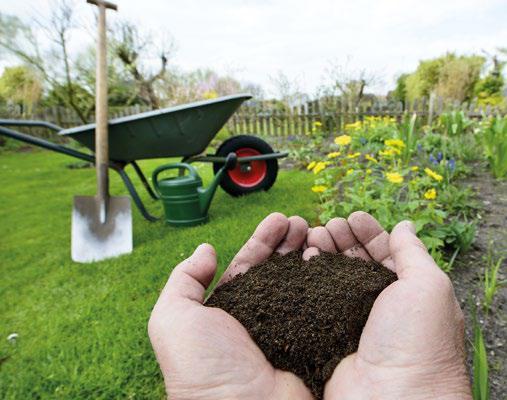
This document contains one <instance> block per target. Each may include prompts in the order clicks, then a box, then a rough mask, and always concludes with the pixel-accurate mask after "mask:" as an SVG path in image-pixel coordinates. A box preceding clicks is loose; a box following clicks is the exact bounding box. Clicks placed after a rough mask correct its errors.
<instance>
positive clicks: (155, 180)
mask: <svg viewBox="0 0 507 400" xmlns="http://www.w3.org/2000/svg"><path fill="white" fill-rule="evenodd" d="M169 169H186V170H188V172H189V175H190V176H192V177H197V171H196V170H195V168H194V167H193V166H191V165H190V164H185V163H172V164H164V165H161V166H160V167H158V168H156V169H155V171H153V175H152V176H151V179H152V182H153V186H154V187H155V190H156V191H157V193H158V175H159V174H160V173H161V172H164V171H167V170H169ZM159 194H160V193H159Z"/></svg>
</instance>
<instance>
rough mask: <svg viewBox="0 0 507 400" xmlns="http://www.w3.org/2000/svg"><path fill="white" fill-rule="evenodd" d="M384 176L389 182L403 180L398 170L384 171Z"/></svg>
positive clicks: (400, 181)
mask: <svg viewBox="0 0 507 400" xmlns="http://www.w3.org/2000/svg"><path fill="white" fill-rule="evenodd" d="M386 178H387V180H388V181H389V182H391V183H402V182H403V176H401V175H400V174H399V173H398V172H386Z"/></svg>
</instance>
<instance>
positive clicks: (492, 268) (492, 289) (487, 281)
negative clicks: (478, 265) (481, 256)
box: [481, 243, 505, 312]
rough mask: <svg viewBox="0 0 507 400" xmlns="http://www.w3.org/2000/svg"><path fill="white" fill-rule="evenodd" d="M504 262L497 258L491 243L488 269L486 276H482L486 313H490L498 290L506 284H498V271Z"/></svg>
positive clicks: (485, 270)
mask: <svg viewBox="0 0 507 400" xmlns="http://www.w3.org/2000/svg"><path fill="white" fill-rule="evenodd" d="M503 260H504V258H503V257H495V255H494V252H493V243H490V244H489V248H488V253H487V256H486V268H485V269H484V275H483V276H481V282H482V286H483V288H484V300H483V303H482V305H483V308H484V311H485V312H489V310H490V308H491V304H493V298H494V297H495V294H496V292H497V290H498V288H499V287H501V286H502V285H504V284H505V282H498V271H499V269H500V266H501V265H502V263H503Z"/></svg>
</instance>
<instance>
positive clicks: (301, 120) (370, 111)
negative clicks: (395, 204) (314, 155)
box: [228, 98, 505, 137]
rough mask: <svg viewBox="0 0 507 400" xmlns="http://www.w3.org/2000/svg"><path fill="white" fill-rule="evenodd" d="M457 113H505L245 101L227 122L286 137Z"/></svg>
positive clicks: (430, 104) (436, 105) (427, 105)
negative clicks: (375, 120)
mask: <svg viewBox="0 0 507 400" xmlns="http://www.w3.org/2000/svg"><path fill="white" fill-rule="evenodd" d="M451 110H453V111H456V110H460V111H463V112H464V113H465V115H467V116H468V117H469V118H475V119H479V118H484V117H487V116H490V115H497V114H501V115H504V114H505V111H502V110H499V109H497V108H494V107H490V106H488V107H482V106H478V105H477V103H476V102H472V103H470V104H467V103H463V104H459V103H448V102H444V101H443V100H442V99H439V98H432V99H431V100H427V99H422V100H416V101H413V102H411V103H409V104H406V105H403V104H402V103H401V102H400V103H389V104H380V103H373V104H370V105H360V106H358V107H355V106H352V105H350V104H346V103H342V102H340V101H339V100H337V99H331V100H327V101H326V100H315V101H310V102H307V103H305V104H303V105H300V106H296V107H288V106H284V105H280V103H277V104H276V103H275V104H273V103H260V102H247V103H245V104H244V105H243V106H242V107H241V108H240V109H239V110H238V112H236V114H234V115H233V117H232V118H231V120H230V121H229V123H228V128H229V130H230V131H231V133H233V134H239V133H246V134H258V135H261V136H273V137H286V136H291V135H295V136H298V135H303V134H305V133H306V132H309V131H311V129H312V128H313V124H314V122H316V121H319V122H320V123H322V125H323V129H324V130H325V131H328V132H341V131H343V129H344V126H345V125H346V124H349V123H353V122H355V121H357V120H364V118H365V117H368V116H374V117H393V118H396V119H398V120H401V119H402V118H403V116H404V115H406V114H409V115H411V114H413V113H416V114H417V115H418V117H419V118H420V119H422V121H423V122H424V123H426V124H431V122H432V121H434V119H435V118H436V117H438V116H439V115H440V114H442V113H443V112H445V111H451Z"/></svg>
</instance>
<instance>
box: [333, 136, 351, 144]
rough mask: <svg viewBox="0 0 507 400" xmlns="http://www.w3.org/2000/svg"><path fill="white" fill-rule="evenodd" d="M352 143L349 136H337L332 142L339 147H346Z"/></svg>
mask: <svg viewBox="0 0 507 400" xmlns="http://www.w3.org/2000/svg"><path fill="white" fill-rule="evenodd" d="M351 141H352V138H351V137H350V136H349V135H341V136H337V137H336V138H335V139H334V142H335V143H336V144H337V145H339V146H346V145H348V144H350V142H351Z"/></svg>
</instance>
